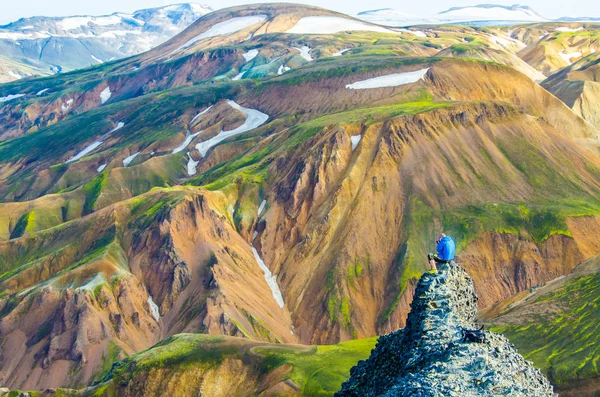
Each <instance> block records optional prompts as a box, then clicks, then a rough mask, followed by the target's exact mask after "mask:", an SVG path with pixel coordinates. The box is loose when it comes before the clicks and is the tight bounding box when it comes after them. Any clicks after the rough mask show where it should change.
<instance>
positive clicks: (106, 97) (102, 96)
mask: <svg viewBox="0 0 600 397" xmlns="http://www.w3.org/2000/svg"><path fill="white" fill-rule="evenodd" d="M111 96H112V92H110V87H106V88H105V89H104V90H102V92H101V93H100V104H101V105H104V103H106V101H108V100H109V99H110V97H111Z"/></svg>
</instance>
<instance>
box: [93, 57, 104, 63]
mask: <svg viewBox="0 0 600 397" xmlns="http://www.w3.org/2000/svg"><path fill="white" fill-rule="evenodd" d="M92 59H93V60H94V61H96V62H98V63H104V61H103V60H102V59H100V58H96V57H95V56H93V55H92Z"/></svg>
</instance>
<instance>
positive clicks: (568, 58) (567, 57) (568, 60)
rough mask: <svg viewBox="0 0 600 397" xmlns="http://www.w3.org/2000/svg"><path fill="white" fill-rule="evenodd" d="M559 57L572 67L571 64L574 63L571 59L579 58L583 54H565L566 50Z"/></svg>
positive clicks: (561, 51)
mask: <svg viewBox="0 0 600 397" xmlns="http://www.w3.org/2000/svg"><path fill="white" fill-rule="evenodd" d="M558 55H560V57H561V58H562V59H564V61H565V62H566V63H568V64H569V65H570V64H572V63H573V62H572V61H571V59H573V58H579V57H580V56H581V55H582V54H581V52H570V53H568V54H567V53H565V50H560V52H559V53H558Z"/></svg>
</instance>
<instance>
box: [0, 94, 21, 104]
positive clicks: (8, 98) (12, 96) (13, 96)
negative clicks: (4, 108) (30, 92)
mask: <svg viewBox="0 0 600 397" xmlns="http://www.w3.org/2000/svg"><path fill="white" fill-rule="evenodd" d="M23 96H25V94H10V95H7V96H3V97H0V103H4V102H8V101H12V100H13V99H17V98H21V97H23Z"/></svg>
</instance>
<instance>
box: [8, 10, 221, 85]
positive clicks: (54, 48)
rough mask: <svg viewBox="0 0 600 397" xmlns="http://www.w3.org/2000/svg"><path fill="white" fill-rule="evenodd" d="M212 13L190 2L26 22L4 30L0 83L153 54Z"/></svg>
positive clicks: (9, 25)
mask: <svg viewBox="0 0 600 397" xmlns="http://www.w3.org/2000/svg"><path fill="white" fill-rule="evenodd" d="M211 11H212V10H211V9H210V8H209V7H208V6H203V5H199V4H193V3H187V4H176V5H170V6H165V7H159V8H149V9H145V10H139V11H135V12H133V13H119V12H117V13H114V14H111V15H103V16H87V15H77V16H68V17H42V16H39V17H30V18H21V19H19V20H18V21H15V22H12V23H9V24H7V25H4V26H0V54H1V55H0V83H5V82H9V81H13V80H18V79H22V78H31V77H32V76H38V77H39V76H46V75H51V74H55V73H59V72H67V71H70V70H74V69H81V68H84V67H88V66H93V65H97V64H99V63H103V62H107V61H112V60H114V59H120V58H124V57H128V56H131V55H136V54H139V53H141V52H145V51H148V50H149V49H151V48H153V47H155V46H157V45H159V44H161V43H163V42H164V41H166V40H168V39H170V38H171V37H173V36H174V35H176V34H177V33H179V32H181V31H182V30H183V29H185V28H186V27H188V26H189V25H190V24H191V23H192V22H194V21H195V20H197V19H198V18H200V17H201V16H202V15H205V14H207V13H209V12H211Z"/></svg>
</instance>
